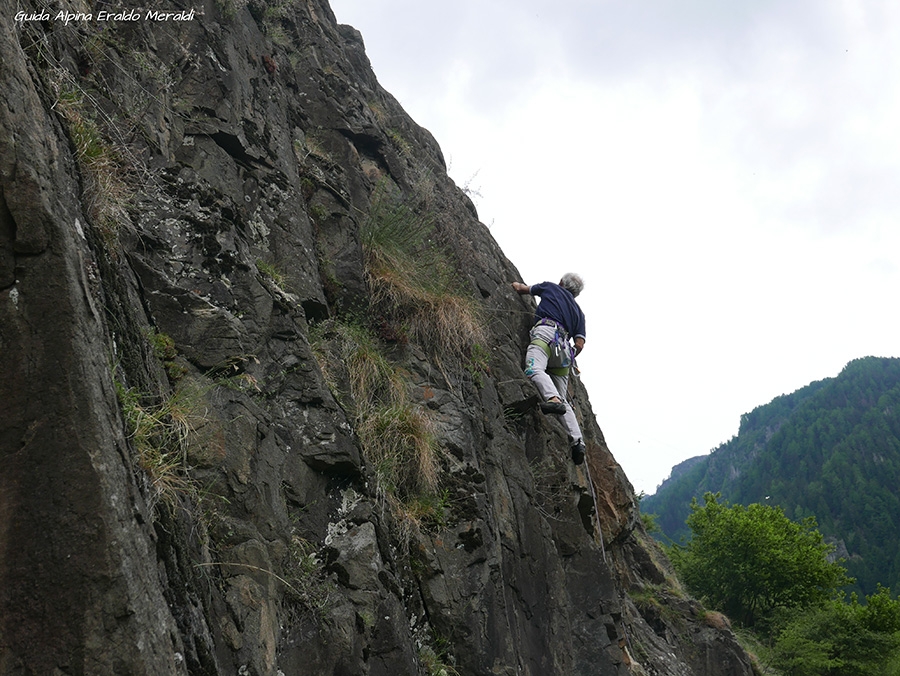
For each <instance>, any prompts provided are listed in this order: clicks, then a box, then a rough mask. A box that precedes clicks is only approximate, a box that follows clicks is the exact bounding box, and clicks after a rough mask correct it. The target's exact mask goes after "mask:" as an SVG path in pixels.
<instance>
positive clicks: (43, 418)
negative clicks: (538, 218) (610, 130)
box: [0, 0, 752, 676]
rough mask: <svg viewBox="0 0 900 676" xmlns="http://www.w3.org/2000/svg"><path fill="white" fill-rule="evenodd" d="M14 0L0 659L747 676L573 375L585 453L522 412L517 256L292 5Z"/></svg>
mask: <svg viewBox="0 0 900 676" xmlns="http://www.w3.org/2000/svg"><path fill="white" fill-rule="evenodd" d="M19 4H20V5H21V6H22V9H23V10H24V11H25V13H26V14H27V15H30V16H31V17H34V18H32V19H31V20H24V21H18V22H15V21H12V17H11V16H4V17H3V21H0V91H2V92H3V104H2V105H0V350H2V352H0V354H2V355H3V372H2V378H0V454H2V461H0V674H4V675H6V674H16V675H19V674H36V675H41V676H43V675H45V674H72V675H75V674H90V675H95V674H116V675H120V676H121V675H125V674H135V675H137V674H148V675H150V674H152V675H154V676H155V675H162V674H198V675H200V674H203V675H214V674H215V675H218V674H240V675H241V676H247V675H253V676H276V675H281V674H284V675H286V676H303V675H322V674H334V675H339V674H346V675H356V674H371V675H373V676H374V675H378V674H410V675H412V674H464V675H468V674H509V675H512V674H529V675H531V676H544V675H547V674H566V675H572V674H598V675H617V676H623V675H625V674H667V675H674V674H684V675H693V674H695V675H709V676H719V675H723V676H724V675H729V676H730V675H743V674H750V673H752V668H751V663H750V659H749V657H748V656H747V655H746V654H745V653H744V652H743V651H742V650H741V649H740V647H739V646H738V645H737V643H736V640H735V638H734V635H733V634H732V633H731V631H730V629H728V627H727V623H724V622H723V620H722V618H720V617H717V616H715V615H714V614H709V613H706V612H704V611H703V610H702V608H700V606H699V604H697V603H696V602H694V601H692V600H690V599H689V598H687V597H685V596H684V595H683V594H682V593H681V592H680V591H679V589H678V586H677V583H676V582H675V581H674V579H673V576H672V574H671V572H670V571H669V570H668V564H667V563H666V561H665V557H664V556H663V554H662V553H661V552H660V551H658V550H657V549H656V547H655V545H653V543H652V542H651V541H650V540H649V538H647V537H646V534H645V533H644V531H643V526H642V525H641V521H640V518H639V514H638V511H637V505H636V502H635V498H634V495H633V490H632V487H631V485H630V484H629V482H628V480H627V478H626V477H625V475H624V474H623V472H622V470H621V468H620V466H619V465H618V464H617V463H616V461H615V459H614V457H613V455H612V454H611V453H610V450H609V449H608V448H607V446H606V443H605V441H604V438H603V434H602V432H601V430H600V428H599V427H598V424H597V422H596V420H595V418H594V415H593V413H592V411H591V407H590V404H589V400H588V395H587V392H586V391H585V390H584V388H583V387H582V386H581V385H580V383H578V382H576V383H575V384H574V386H573V387H574V390H573V395H574V398H575V401H576V402H577V408H578V415H579V418H580V419H581V421H582V424H583V427H584V429H585V432H586V441H587V449H588V462H587V463H586V464H585V465H583V466H580V467H575V466H574V465H572V463H571V461H570V459H569V458H568V452H567V443H566V438H565V434H564V432H563V430H562V428H561V426H560V425H559V424H558V422H557V421H556V420H553V419H549V418H546V417H544V416H542V415H541V414H540V413H539V412H538V411H537V410H536V408H535V403H536V398H535V394H534V390H533V388H532V386H531V385H530V383H528V381H527V380H526V379H525V378H524V376H523V374H522V371H521V360H522V355H523V352H524V347H525V343H526V340H527V329H528V326H529V318H530V315H531V312H532V310H533V305H531V304H530V301H525V300H523V299H522V298H520V297H519V296H517V295H516V294H515V293H514V292H513V291H512V289H511V287H510V282H512V281H516V280H518V279H519V276H518V273H517V271H516V269H515V267H514V266H513V265H512V263H510V261H508V260H507V259H506V257H505V256H504V255H503V253H502V251H500V249H499V248H498V246H497V244H496V243H495V242H494V240H493V239H492V237H491V235H490V233H489V231H488V230H487V229H486V228H485V227H484V226H483V225H482V224H481V223H480V222H479V221H478V217H477V213H476V210H475V208H474V206H473V205H472V203H471V201H470V200H469V199H468V198H467V196H466V195H465V194H464V193H463V191H461V190H460V189H459V188H457V187H456V186H455V185H454V184H453V182H452V181H451V180H450V179H449V178H448V177H447V175H446V168H445V165H444V160H443V156H442V154H441V150H440V148H439V147H438V144H437V143H436V142H435V140H434V139H433V138H432V136H431V135H430V134H429V133H428V132H427V131H426V130H424V129H422V128H421V127H419V126H418V125H417V124H416V123H415V122H413V121H412V120H411V119H410V118H409V117H408V116H407V115H406V114H405V113H404V111H403V110H402V109H401V107H400V106H399V105H398V103H397V102H396V101H395V100H394V99H393V98H392V97H391V96H390V95H389V94H388V93H387V92H385V91H384V90H383V89H382V88H381V87H380V85H379V84H378V81H377V80H376V78H375V75H374V74H373V73H372V70H371V67H370V65H369V62H368V60H367V58H366V55H365V51H364V47H363V42H362V38H361V36H360V35H359V33H358V32H357V31H355V30H354V29H353V28H350V27H348V26H341V25H337V23H336V21H335V19H334V16H333V14H332V12H331V10H330V8H329V7H328V5H327V4H326V3H325V2H324V0H281V1H280V2H279V1H275V0H272V1H266V2H263V1H262V0H249V2H246V1H242V0H215V1H214V0H207V1H206V2H202V3H198V4H196V5H188V4H187V3H181V2H179V1H178V0H175V1H173V2H171V3H154V6H157V5H158V8H159V9H162V10H166V11H175V12H181V11H184V12H188V11H190V10H191V9H193V10H194V15H193V16H191V17H188V16H187V15H185V16H183V17H170V18H169V20H166V21H151V20H147V19H146V18H145V17H142V18H141V20H138V21H126V20H124V19H122V20H112V21H105V22H101V21H99V20H98V14H99V11H100V10H101V9H104V8H105V7H106V5H105V4H104V3H96V5H91V4H90V3H88V2H75V1H73V2H68V1H67V0H54V1H52V2H51V3H49V4H48V5H41V4H39V3H37V2H31V1H30V0H25V1H23V2H20V3H19ZM60 10H66V11H71V12H82V13H84V14H90V15H91V16H90V17H85V16H82V17H81V18H80V19H79V20H74V21H71V22H69V23H68V24H66V23H65V22H64V21H63V20H58V19H56V18H55V17H56V15H57V12H59V11H60ZM42 11H46V12H47V13H49V15H50V16H49V18H42V17H40V16H36V17H35V15H39V14H40V13H41V12H42ZM141 11H144V10H141ZM179 19H186V20H179ZM423 270H424V271H425V272H424V275H423Z"/></svg>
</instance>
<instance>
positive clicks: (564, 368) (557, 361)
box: [529, 317, 575, 376]
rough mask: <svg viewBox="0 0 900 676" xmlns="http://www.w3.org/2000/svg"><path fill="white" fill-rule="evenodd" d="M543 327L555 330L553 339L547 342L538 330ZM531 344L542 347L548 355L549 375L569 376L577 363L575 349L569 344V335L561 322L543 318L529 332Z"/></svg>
mask: <svg viewBox="0 0 900 676" xmlns="http://www.w3.org/2000/svg"><path fill="white" fill-rule="evenodd" d="M542 326H550V327H552V328H553V329H554V331H555V332H554V334H553V339H552V340H550V341H547V340H546V339H545V338H544V337H543V336H542V335H541V334H542V333H543V332H542V331H538V329H539V328H540V327H542ZM529 336H530V337H531V344H532V345H537V346H538V347H540V348H541V349H542V350H543V351H544V354H546V355H547V359H548V362H547V365H548V367H549V368H547V373H550V374H552V375H555V376H567V375H569V369H570V368H571V367H572V364H573V363H574V362H575V348H574V347H573V346H572V345H571V343H569V333H568V332H567V331H566V329H565V328H564V327H563V326H562V324H560V323H559V322H557V321H555V320H553V319H550V318H548V317H543V318H542V319H540V320H538V322H537V323H536V324H535V325H534V327H532V329H531V331H530V332H529Z"/></svg>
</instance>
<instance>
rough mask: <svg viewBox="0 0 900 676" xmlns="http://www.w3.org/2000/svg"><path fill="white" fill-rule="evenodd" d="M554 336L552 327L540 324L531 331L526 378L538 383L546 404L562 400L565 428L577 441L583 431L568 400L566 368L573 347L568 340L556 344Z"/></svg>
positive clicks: (570, 362)
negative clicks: (564, 408)
mask: <svg viewBox="0 0 900 676" xmlns="http://www.w3.org/2000/svg"><path fill="white" fill-rule="evenodd" d="M555 337H556V329H555V328H554V327H553V326H548V325H539V326H535V327H534V328H533V329H531V341H532V342H531V343H529V345H528V349H527V350H526V351H525V375H526V376H528V378H529V380H531V382H533V383H534V384H535V386H536V387H537V389H538V392H540V394H541V397H542V398H543V399H544V401H550V399H552V398H553V397H559V399H560V401H562V402H563V403H564V404H565V405H566V412H565V414H564V415H563V416H562V419H563V425H565V427H566V431H567V432H568V433H569V436H570V437H572V440H573V441H578V440H579V439H581V428H580V427H578V419H577V418H576V417H575V411H573V410H572V406H571V404H569V400H568V386H569V375H568V369H567V368H566V367H568V366H571V364H572V360H573V352H572V347H571V346H570V345H569V343H568V341H566V342H565V343H564V344H562V343H561V344H558V345H554V338H555ZM545 346H548V347H545ZM548 369H550V370H551V371H554V370H556V371H559V372H562V371H565V375H561V374H557V373H552V372H551V373H548V372H547V371H548Z"/></svg>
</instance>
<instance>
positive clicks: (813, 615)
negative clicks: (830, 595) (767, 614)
mask: <svg viewBox="0 0 900 676" xmlns="http://www.w3.org/2000/svg"><path fill="white" fill-rule="evenodd" d="M772 657H773V660H774V664H775V666H776V667H777V668H778V669H779V670H780V671H781V672H782V673H783V674H785V676H897V674H900V601H897V600H896V599H892V598H891V591H890V589H888V588H886V587H879V588H878V592H877V593H876V594H873V595H871V596H867V597H866V603H865V605H863V604H861V603H859V601H858V600H857V598H856V596H855V595H853V596H852V598H851V601H850V603H844V602H843V601H830V602H828V603H825V604H823V605H822V606H820V607H818V608H814V609H812V610H807V611H803V612H799V613H795V615H794V617H793V619H792V620H791V621H790V622H788V623H787V625H786V626H785V628H784V630H783V631H782V632H781V633H780V634H779V635H778V637H777V640H776V642H775V649H774V651H773V655H772Z"/></svg>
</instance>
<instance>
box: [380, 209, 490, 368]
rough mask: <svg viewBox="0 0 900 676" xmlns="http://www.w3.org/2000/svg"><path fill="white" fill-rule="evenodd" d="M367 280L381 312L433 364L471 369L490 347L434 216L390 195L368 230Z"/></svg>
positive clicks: (476, 308) (476, 305)
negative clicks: (473, 358) (474, 359)
mask: <svg viewBox="0 0 900 676" xmlns="http://www.w3.org/2000/svg"><path fill="white" fill-rule="evenodd" d="M362 242H363V249H364V252H365V260H366V276H367V280H368V283H369V287H370V290H371V293H372V299H373V306H374V308H375V309H376V311H377V312H379V313H380V314H381V315H383V316H384V317H385V319H387V320H388V321H390V322H391V323H392V324H393V325H394V326H395V327H398V329H399V331H398V333H402V334H405V335H406V336H408V339H409V340H411V341H413V342H415V343H417V344H418V345H420V346H422V347H423V348H424V349H425V350H426V351H427V352H428V353H429V354H430V356H431V357H432V358H434V359H436V360H438V361H439V362H443V360H445V359H449V360H450V362H451V363H453V364H466V363H467V362H468V361H469V360H470V358H471V356H472V355H473V353H474V352H475V350H476V346H480V345H483V344H484V343H485V342H486V341H485V333H484V318H483V316H482V312H481V307H480V305H479V303H478V301H476V300H475V298H473V297H471V296H470V295H467V294H465V293H464V292H463V291H462V285H461V283H460V281H459V275H458V274H457V272H456V270H455V268H454V267H453V265H452V258H451V256H450V254H449V253H448V252H447V251H446V250H445V248H444V247H442V246H440V245H439V244H438V243H437V241H436V240H435V237H434V225H433V222H432V219H431V217H430V216H429V215H428V214H420V213H418V212H416V211H415V210H413V209H411V208H409V207H408V206H406V205H405V204H403V203H401V202H399V201H397V200H396V199H392V198H390V197H389V196H387V195H385V194H384V193H382V194H380V195H378V196H377V197H376V199H375V202H374V204H373V207H372V211H371V213H370V214H369V217H368V218H367V220H366V223H365V226H364V227H363V229H362Z"/></svg>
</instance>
